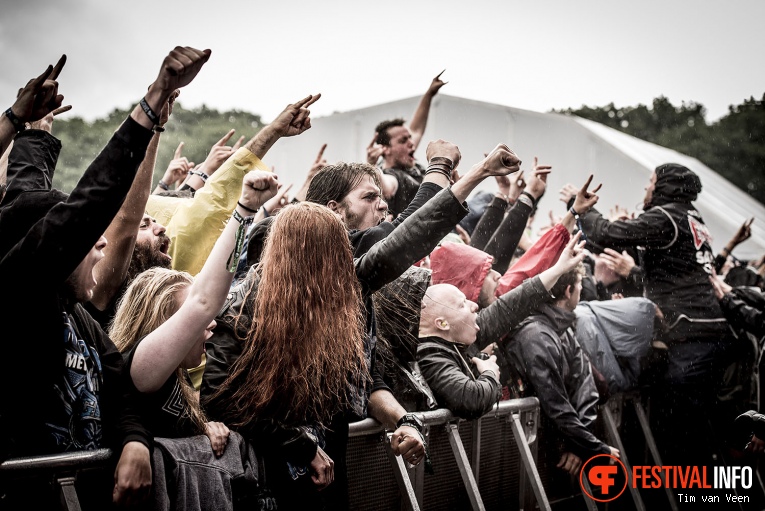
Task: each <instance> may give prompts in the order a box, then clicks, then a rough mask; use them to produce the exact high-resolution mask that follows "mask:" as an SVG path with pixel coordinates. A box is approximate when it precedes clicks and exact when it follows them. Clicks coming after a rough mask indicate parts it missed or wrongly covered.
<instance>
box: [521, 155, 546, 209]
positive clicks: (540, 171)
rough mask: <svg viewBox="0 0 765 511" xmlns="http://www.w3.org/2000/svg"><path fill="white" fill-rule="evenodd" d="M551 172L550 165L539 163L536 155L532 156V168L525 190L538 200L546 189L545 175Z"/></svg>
mask: <svg viewBox="0 0 765 511" xmlns="http://www.w3.org/2000/svg"><path fill="white" fill-rule="evenodd" d="M550 172H552V167H551V166H550V165H539V163H538V160H537V157H536V156H534V169H533V170H532V171H531V176H530V177H529V182H528V186H527V188H528V189H527V191H528V192H529V193H530V194H531V195H532V197H534V198H535V199H537V200H539V198H540V197H541V196H542V195H543V194H544V193H545V190H546V189H547V175H548V174H549V173H550Z"/></svg>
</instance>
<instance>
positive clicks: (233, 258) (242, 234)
mask: <svg viewBox="0 0 765 511" xmlns="http://www.w3.org/2000/svg"><path fill="white" fill-rule="evenodd" d="M245 209H246V208H245ZM231 218H233V219H234V220H236V221H237V222H239V227H238V228H237V229H236V243H235V244H234V250H233V251H232V252H231V255H229V256H228V260H227V261H226V269H227V270H228V271H229V273H234V272H235V271H236V267H237V266H238V265H239V258H240V257H241V255H242V250H243V249H244V240H245V238H246V237H247V230H248V229H249V227H250V225H251V224H252V219H253V217H251V216H248V217H246V218H245V217H243V216H242V215H240V214H239V212H238V211H237V210H234V212H233V213H232V214H231Z"/></svg>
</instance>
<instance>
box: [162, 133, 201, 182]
mask: <svg viewBox="0 0 765 511" xmlns="http://www.w3.org/2000/svg"><path fill="white" fill-rule="evenodd" d="M183 146H184V143H183V142H181V143H180V144H178V147H177V148H176V149H175V154H173V159H172V160H170V164H169V165H168V166H167V170H166V171H165V175H164V176H162V182H163V183H165V184H166V185H171V184H173V183H178V184H180V183H182V182H183V180H184V179H186V176H187V175H188V173H189V171H190V170H191V169H193V168H194V166H195V165H196V164H195V163H194V162H193V161H189V159H188V158H186V157H185V156H182V153H183Z"/></svg>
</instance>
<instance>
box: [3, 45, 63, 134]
mask: <svg viewBox="0 0 765 511" xmlns="http://www.w3.org/2000/svg"><path fill="white" fill-rule="evenodd" d="M64 64H66V55H62V56H61V58H60V59H59V60H58V62H56V65H55V66H51V65H49V66H48V67H47V69H45V71H43V73H42V74H41V75H40V76H38V77H37V78H33V79H31V80H29V82H27V84H26V86H24V87H23V88H21V89H20V90H19V93H18V95H17V96H16V102H15V103H13V106H11V111H12V112H13V113H14V114H15V115H16V117H18V118H19V119H20V120H21V121H22V122H34V121H37V120H39V119H42V118H43V117H45V116H46V115H48V114H49V113H51V112H52V111H54V110H56V109H57V108H59V107H60V106H61V104H62V103H63V101H64V96H62V95H61V94H59V93H58V82H57V81H56V80H57V79H58V75H59V74H60V73H61V70H62V69H63V68H64Z"/></svg>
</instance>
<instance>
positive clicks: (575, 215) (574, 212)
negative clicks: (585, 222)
mask: <svg viewBox="0 0 765 511" xmlns="http://www.w3.org/2000/svg"><path fill="white" fill-rule="evenodd" d="M568 212H569V213H571V214H572V215H574V218H576V219H577V220H579V213H577V212H576V210H575V209H574V206H571V208H569V210H568Z"/></svg>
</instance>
